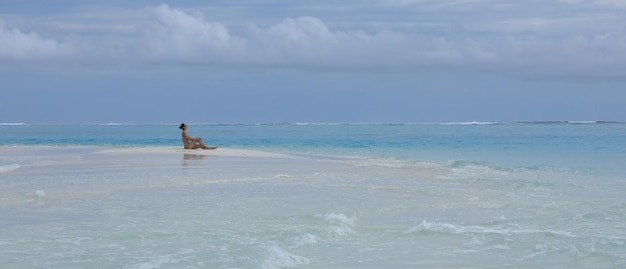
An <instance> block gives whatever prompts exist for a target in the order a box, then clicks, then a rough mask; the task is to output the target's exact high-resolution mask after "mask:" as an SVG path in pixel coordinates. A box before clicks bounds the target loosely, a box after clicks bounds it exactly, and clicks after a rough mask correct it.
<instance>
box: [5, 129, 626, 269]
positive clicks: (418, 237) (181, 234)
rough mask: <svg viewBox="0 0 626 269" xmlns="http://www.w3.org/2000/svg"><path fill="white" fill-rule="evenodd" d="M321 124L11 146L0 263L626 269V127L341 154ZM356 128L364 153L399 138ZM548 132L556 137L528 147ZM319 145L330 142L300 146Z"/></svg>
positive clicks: (470, 132)
mask: <svg viewBox="0 0 626 269" xmlns="http://www.w3.org/2000/svg"><path fill="white" fill-rule="evenodd" d="M618 126H621V125H618ZM298 127H300V126H290V127H289V128H295V129H297V128H298ZM322 127H323V128H320V129H321V131H319V130H320V129H315V130H318V131H316V132H315V133H314V134H309V138H308V139H305V138H303V137H301V136H302V134H306V132H300V135H301V136H297V135H293V134H285V135H284V136H287V138H286V137H280V136H279V137H277V138H276V139H275V140H273V142H272V143H275V145H274V147H272V146H270V145H269V144H270V143H269V142H268V143H266V144H265V145H257V148H258V149H263V150H267V149H273V151H274V152H287V153H290V154H288V155H284V156H281V155H276V156H272V155H268V156H265V155H260V154H258V153H256V152H254V151H242V152H244V153H240V154H234V155H228V154H222V153H220V151H216V152H215V153H212V152H206V151H181V150H179V149H176V148H171V147H159V148H156V150H154V149H155V148H154V147H153V146H146V145H141V147H136V146H132V145H125V146H123V147H120V146H119V145H113V146H111V145H105V146H102V145H91V146H79V147H77V146H70V145H63V146H53V147H50V146H18V145H15V144H11V145H5V146H2V147H0V165H1V167H2V169H1V170H0V182H1V184H0V216H1V217H0V260H2V261H3V264H2V265H0V267H2V268H381V267H393V268H623V267H624V266H626V254H625V253H626V199H624V198H623V194H624V193H625V191H626V181H625V177H624V175H625V174H624V170H623V168H622V166H620V165H621V164H623V162H622V161H623V160H624V159H620V158H621V157H622V156H623V153H624V148H619V147H621V146H622V145H623V143H624V142H623V141H621V140H619V139H618V138H619V137H623V136H624V134H623V133H619V132H617V131H615V130H621V129H620V128H623V127H614V126H609V127H602V126H599V127H598V126H592V127H593V128H589V129H585V128H587V127H586V126H582V127H581V126H575V129H566V128H567V127H564V126H556V127H555V126H548V127H550V128H555V129H564V128H565V129H566V131H563V130H561V131H560V132H554V131H550V132H549V131H548V130H545V129H541V128H543V127H540V126H531V127H532V128H528V130H526V136H527V138H519V137H515V135H513V134H514V133H516V132H520V130H524V129H523V128H521V129H516V131H511V130H506V132H503V131H499V132H494V131H493V129H492V130H491V131H487V130H486V129H478V130H476V129H471V128H483V127H494V126H452V127H454V128H461V129H462V127H469V128H470V129H465V130H466V135H467V136H466V137H463V136H461V135H459V137H460V139H462V140H463V141H464V142H463V141H459V142H451V141H454V139H453V138H450V137H455V136H456V134H454V135H453V134H448V136H446V135H443V134H441V137H442V138H441V141H440V142H441V143H442V145H441V146H439V147H438V148H437V146H435V144H436V143H437V142H435V139H434V137H435V135H434V134H433V141H432V142H414V141H413V142H405V143H404V145H408V146H402V145H398V146H390V144H395V143H397V141H396V142H393V143H392V142H391V141H383V142H376V143H378V144H376V145H374V146H368V147H364V146H360V147H355V148H351V147H349V146H346V145H345V144H346V143H348V142H347V141H344V142H341V143H344V144H343V146H338V145H337V144H338V143H339V142H337V141H343V140H342V139H344V138H342V137H341V135H336V136H330V135H328V134H324V133H325V132H326V133H332V132H330V131H329V130H328V129H325V128H329V127H324V126H322ZM357 127H358V128H359V131H358V132H355V133H359V135H355V140H357V142H358V143H359V144H367V142H366V141H368V140H367V139H366V138H364V137H366V136H368V135H369V136H370V137H376V138H378V139H373V138H372V139H370V140H369V141H377V140H384V139H382V138H381V137H382V136H383V135H388V136H390V137H392V138H388V140H393V139H396V138H393V137H399V136H404V135H405V134H402V132H400V131H396V132H395V133H389V134H388V133H387V132H386V131H383V130H370V131H368V132H365V131H366V130H367V128H371V127H367V126H357ZM396 127H397V126H396ZM396 127H394V128H396ZM444 127H450V126H444ZM206 128H207V129H211V128H216V127H214V126H208V127H206ZM228 128H231V127H228ZM245 128H252V127H249V126H245ZM262 128H269V127H268V126H263V127H262ZM262 128H261V129H262ZM339 128H346V127H339ZM420 128H423V127H420ZM497 128H498V127H496V129H497ZM515 128H518V126H515ZM537 128H538V129H540V130H536V129H537ZM579 128H581V129H582V130H581V129H579ZM595 128H598V129H595ZM611 128H614V129H611ZM235 129H236V128H235ZM399 129H400V130H404V129H402V128H401V127H399ZM607 129H610V130H607ZM297 130H300V129H297ZM324 130H326V131H324ZM423 130H424V129H422V131H423ZM567 130H569V131H567ZM574 130H578V131H576V132H574ZM282 131H283V132H284V131H285V130H284V129H283V130H282ZM333 132H335V133H336V134H338V133H341V132H343V131H337V130H336V129H335V130H334V131H333ZM403 132H408V131H407V130H404V131H403ZM432 132H433V133H443V131H441V129H438V130H436V131H432ZM445 132H448V131H445ZM268 133H270V132H269V131H267V132H265V134H268ZM271 133H280V132H279V131H277V130H273V131H272V132H271ZM364 133H366V134H364ZM520 133H521V132H520ZM549 133H556V134H559V133H561V134H567V135H568V136H567V137H559V136H556V137H549V136H548V135H547V134H549ZM581 133H582V135H580V134H581ZM485 134H490V135H485ZM257 135H258V136H264V135H263V133H260V134H257ZM481 135H483V140H484V141H483V140H481V139H479V137H480V136H481ZM426 136H427V135H426V134H421V137H426ZM540 136H546V137H548V138H547V139H549V140H550V141H549V142H546V141H538V142H536V143H535V142H532V139H530V137H540ZM562 136H563V135H562ZM266 137H271V136H270V135H267V136H266ZM297 137H300V138H298V140H297V141H299V142H293V143H292V144H289V143H287V142H285V143H283V144H280V145H279V143H276V142H275V141H276V140H284V141H288V140H295V139H296V138H297ZM316 137H317V138H316ZM319 137H333V139H330V138H325V139H326V140H327V141H326V143H327V144H329V145H327V147H321V146H307V145H303V144H302V143H303V142H302V141H313V142H311V144H314V145H320V143H321V141H323V140H324V139H323V138H319ZM345 137H349V135H347V134H346V135H345ZM494 137H500V140H494ZM511 137H513V138H515V139H517V140H515V139H511ZM598 137H600V138H602V139H601V140H600V141H595V142H594V139H598ZM233 139H234V138H233ZM611 139H614V140H613V141H612V140H611ZM400 140H401V139H400ZM472 141H473V142H472ZM515 141H517V142H515ZM555 141H561V142H560V143H555ZM581 141H589V143H585V144H582V145H581V144H579V142H581ZM357 142H354V143H357ZM372 143H374V142H372ZM411 143H413V144H411ZM419 143H425V145H424V146H416V145H418V144H419ZM455 143H456V144H455ZM17 144H19V143H17ZM232 144H233V145H234V144H235V143H232ZM242 144H243V142H242ZM543 144H550V145H546V146H549V147H550V148H544V146H541V145H543ZM220 145H221V144H220ZM524 145H525V146H524ZM240 146H241V145H240ZM457 146H458V147H457ZM224 148H228V147H227V146H226V147H224ZM510 148H513V149H515V151H518V150H524V152H525V153H526V154H531V155H530V156H529V155H524V156H521V155H517V154H511V151H510V150H509V149H510ZM225 150H227V149H225ZM378 152H383V154H377V153H378ZM446 156H449V157H450V158H446Z"/></svg>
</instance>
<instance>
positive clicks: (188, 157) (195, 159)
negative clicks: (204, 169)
mask: <svg viewBox="0 0 626 269" xmlns="http://www.w3.org/2000/svg"><path fill="white" fill-rule="evenodd" d="M206 157H207V155H202V154H190V153H185V154H183V164H182V167H183V174H185V175H187V173H188V172H189V168H190V167H193V166H199V165H200V164H201V162H200V161H202V160H203V159H204V158H206Z"/></svg>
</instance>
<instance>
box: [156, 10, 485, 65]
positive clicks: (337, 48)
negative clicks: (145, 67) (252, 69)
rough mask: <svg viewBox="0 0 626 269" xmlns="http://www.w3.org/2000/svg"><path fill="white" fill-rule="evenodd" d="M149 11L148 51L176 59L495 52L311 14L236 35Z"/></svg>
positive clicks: (256, 60) (271, 61) (411, 61)
mask: <svg viewBox="0 0 626 269" xmlns="http://www.w3.org/2000/svg"><path fill="white" fill-rule="evenodd" d="M148 11H149V13H150V14H151V15H152V16H153V17H154V19H155V20H156V21H157V22H158V24H155V25H152V27H150V28H148V29H146V33H145V36H146V43H147V44H148V45H147V47H148V48H149V50H150V52H149V53H148V55H149V57H156V58H160V59H168V60H174V61H192V62H206V63H221V64H229V65H233V64H248V65H249V64H252V65H277V66H302V67H313V68H320V67H329V68H338V67H339V68H359V69H362V68H376V67H381V66H382V67H392V66H402V67H406V66H420V65H426V66H428V65H433V64H437V65H440V64H442V63H446V64H451V63H458V62H460V61H463V60H464V59H463V58H472V59H478V58H483V57H485V56H487V57H488V58H489V59H493V57H494V55H492V54H491V53H489V52H487V51H483V50H481V49H480V48H479V47H476V46H472V45H470V44H455V43H454V42H451V41H449V40H447V39H446V38H444V37H441V38H434V39H433V38H430V37H429V38H422V37H420V36H416V35H410V34H405V33H400V32H393V31H379V32H375V33H366V32H365V31H362V30H355V31H333V30H331V29H330V27H329V26H328V25H327V24H325V23H324V22H323V21H322V20H321V19H319V18H316V17H311V16H304V17H299V18H287V19H284V20H283V21H282V22H280V23H277V24H274V25H270V26H267V27H259V26H256V25H249V27H247V30H246V31H243V32H242V33H241V35H239V36H236V35H233V34H231V33H230V31H229V30H228V28H227V27H226V26H224V25H223V24H220V23H209V22H207V21H205V20H204V19H203V18H201V17H198V16H191V15H189V14H187V13H185V12H183V11H181V10H178V9H172V8H170V7H169V6H167V5H161V6H159V7H156V8H149V9H148ZM455 46H456V47H455Z"/></svg>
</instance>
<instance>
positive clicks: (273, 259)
mask: <svg viewBox="0 0 626 269" xmlns="http://www.w3.org/2000/svg"><path fill="white" fill-rule="evenodd" d="M266 250H267V253H266V256H265V260H264V261H263V263H262V264H261V268H263V269H280V268H287V267H295V266H298V265H306V264H309V263H311V261H310V260H309V259H307V258H305V257H302V256H298V255H295V254H293V253H290V252H288V251H286V250H284V249H282V248H280V247H279V246H278V245H276V244H268V245H267V246H266Z"/></svg>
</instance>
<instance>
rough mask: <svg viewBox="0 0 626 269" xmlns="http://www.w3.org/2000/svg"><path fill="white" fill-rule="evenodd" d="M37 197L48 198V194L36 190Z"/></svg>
mask: <svg viewBox="0 0 626 269" xmlns="http://www.w3.org/2000/svg"><path fill="white" fill-rule="evenodd" d="M35 195H37V197H39V198H43V197H46V192H44V191H42V190H36V191H35Z"/></svg>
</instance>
